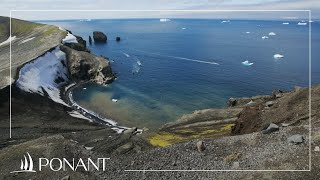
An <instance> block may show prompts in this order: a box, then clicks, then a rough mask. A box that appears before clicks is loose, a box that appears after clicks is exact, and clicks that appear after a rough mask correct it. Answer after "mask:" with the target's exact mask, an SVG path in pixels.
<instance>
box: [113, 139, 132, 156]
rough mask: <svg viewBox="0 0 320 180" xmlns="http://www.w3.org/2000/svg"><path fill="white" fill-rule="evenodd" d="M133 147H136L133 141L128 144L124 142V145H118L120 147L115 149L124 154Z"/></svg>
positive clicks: (116, 151)
mask: <svg viewBox="0 0 320 180" xmlns="http://www.w3.org/2000/svg"><path fill="white" fill-rule="evenodd" d="M133 148H134V146H133V143H132V142H128V143H127V144H124V145H122V146H120V147H118V148H117V149H116V150H115V153H118V154H124V153H127V152H129V151H130V150H132V149H133Z"/></svg>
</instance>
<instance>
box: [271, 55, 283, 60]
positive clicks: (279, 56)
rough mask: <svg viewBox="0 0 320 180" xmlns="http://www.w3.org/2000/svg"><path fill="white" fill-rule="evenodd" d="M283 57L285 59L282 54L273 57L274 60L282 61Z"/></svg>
mask: <svg viewBox="0 0 320 180" xmlns="http://www.w3.org/2000/svg"><path fill="white" fill-rule="evenodd" d="M283 57H284V55H282V54H275V55H273V58H275V59H280V58H283Z"/></svg>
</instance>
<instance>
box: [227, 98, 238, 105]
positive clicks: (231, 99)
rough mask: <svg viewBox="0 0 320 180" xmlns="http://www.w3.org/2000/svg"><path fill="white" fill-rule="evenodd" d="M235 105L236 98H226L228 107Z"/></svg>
mask: <svg viewBox="0 0 320 180" xmlns="http://www.w3.org/2000/svg"><path fill="white" fill-rule="evenodd" d="M236 105H237V100H236V99H235V98H230V99H229V100H228V106H229V107H233V106H236Z"/></svg>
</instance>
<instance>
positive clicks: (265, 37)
mask: <svg viewBox="0 0 320 180" xmlns="http://www.w3.org/2000/svg"><path fill="white" fill-rule="evenodd" d="M261 39H269V37H268V36H262V37H261Z"/></svg>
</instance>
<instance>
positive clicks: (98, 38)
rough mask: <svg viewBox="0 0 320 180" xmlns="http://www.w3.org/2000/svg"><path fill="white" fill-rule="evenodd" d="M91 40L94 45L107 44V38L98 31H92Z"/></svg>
mask: <svg viewBox="0 0 320 180" xmlns="http://www.w3.org/2000/svg"><path fill="white" fill-rule="evenodd" d="M93 39H94V42H95V43H106V42H107V36H106V35H105V34H104V33H103V32H100V31H94V32H93Z"/></svg>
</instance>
